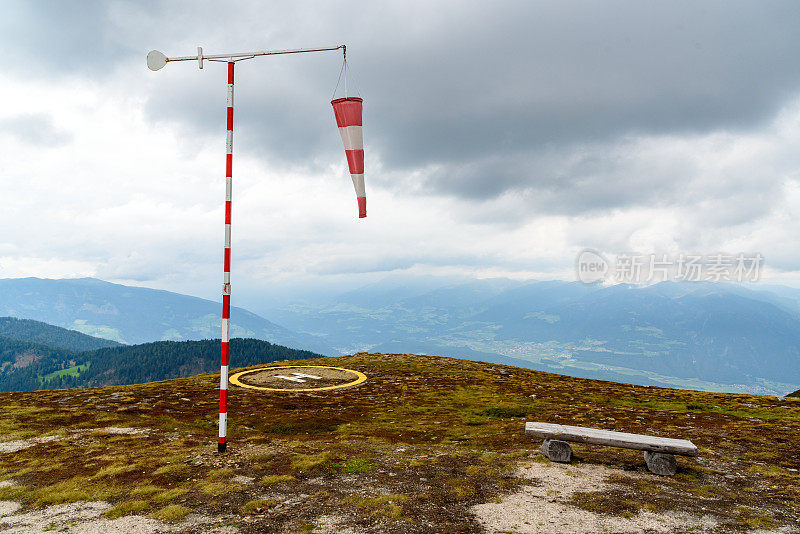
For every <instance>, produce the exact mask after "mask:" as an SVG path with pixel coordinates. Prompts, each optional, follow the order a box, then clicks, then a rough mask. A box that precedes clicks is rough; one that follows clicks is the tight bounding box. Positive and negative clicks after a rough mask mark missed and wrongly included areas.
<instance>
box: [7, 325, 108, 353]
mask: <svg viewBox="0 0 800 534" xmlns="http://www.w3.org/2000/svg"><path fill="white" fill-rule="evenodd" d="M0 337H4V338H7V339H14V340H17V341H27V342H30V343H38V344H40V345H47V346H48V347H55V348H60V349H68V350H79V351H81V350H95V349H102V348H105V347H118V346H119V345H120V344H119V343H117V342H116V341H111V340H108V339H101V338H99V337H93V336H89V335H86V334H82V333H80V332H76V331H74V330H68V329H66V328H61V327H58V326H53V325H51V324H47V323H43V322H40V321H33V320H31V319H17V318H16V317H0Z"/></svg>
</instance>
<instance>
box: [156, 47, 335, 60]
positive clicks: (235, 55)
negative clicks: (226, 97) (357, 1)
mask: <svg viewBox="0 0 800 534" xmlns="http://www.w3.org/2000/svg"><path fill="white" fill-rule="evenodd" d="M342 48H345V45H343V44H340V45H336V46H326V47H321V48H290V49H287V50H261V51H258V52H234V53H232V54H205V53H202V54H198V55H195V56H176V57H168V58H166V60H167V62H169V61H199V60H200V59H201V58H202V59H235V58H245V57H247V58H249V57H256V56H277V55H280V54H302V53H304V52H326V51H329V50H339V49H342Z"/></svg>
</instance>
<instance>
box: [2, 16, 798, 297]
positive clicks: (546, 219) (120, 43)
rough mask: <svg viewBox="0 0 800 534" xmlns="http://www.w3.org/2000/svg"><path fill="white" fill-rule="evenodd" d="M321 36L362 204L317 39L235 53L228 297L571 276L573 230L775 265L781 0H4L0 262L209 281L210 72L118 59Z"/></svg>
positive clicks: (793, 193) (791, 126)
mask: <svg viewBox="0 0 800 534" xmlns="http://www.w3.org/2000/svg"><path fill="white" fill-rule="evenodd" d="M164 4H166V5H164ZM221 6H222V7H221ZM338 43H346V44H347V45H348V59H349V62H348V63H349V65H350V67H351V69H352V72H353V74H354V76H355V80H356V82H357V83H358V88H359V89H360V91H361V94H362V96H363V98H364V102H365V103H364V138H365V149H366V182H367V198H368V207H369V217H368V218H367V219H362V220H358V219H357V218H356V215H357V208H356V201H355V195H354V192H353V188H352V184H351V181H350V178H349V175H348V173H347V166H346V162H345V158H344V154H343V153H342V146H341V140H340V138H339V135H338V132H337V131H336V125H335V121H334V118H333V113H332V110H331V107H330V99H331V95H332V93H333V89H334V86H335V85H336V79H337V76H338V74H339V69H340V67H341V54H340V53H338V52H325V53H318V54H305V55H293V56H281V57H270V58H257V59H255V60H251V61H246V62H242V63H239V64H237V72H236V82H237V85H236V111H235V141H234V146H235V153H234V173H233V174H234V180H233V181H234V220H233V292H234V295H237V291H238V292H239V293H238V294H239V295H242V297H241V299H242V300H240V303H242V302H245V303H247V302H249V301H251V300H252V299H255V298H261V296H262V295H264V294H265V292H267V294H268V291H269V290H270V289H271V288H274V287H275V285H276V284H286V285H287V286H288V287H295V286H296V285H297V284H300V285H303V284H323V285H328V286H338V285H342V286H343V287H344V286H346V285H352V284H358V283H362V282H363V283H367V282H369V281H371V280H374V279H375V278H376V277H380V276H385V275H387V274H389V273H398V272H406V273H415V274H423V275H424V274H447V275H467V276H477V277H487V276H512V277H517V278H527V277H532V278H563V279H574V272H573V271H574V261H575V257H576V255H577V253H578V252H579V251H580V250H582V249H584V248H586V247H591V248H594V249H597V250H599V251H601V252H604V253H607V254H612V255H613V254H616V253H621V252H639V253H667V254H678V253H680V252H698V253H703V254H710V253H713V252H718V251H726V252H731V253H738V252H760V253H762V254H763V255H764V257H765V262H766V266H767V270H766V271H765V275H766V276H767V277H769V278H770V279H771V280H772V281H778V282H780V281H783V282H794V281H796V280H797V279H798V278H800V277H799V276H798V275H799V274H800V244H798V243H799V241H798V239H797V234H798V222H800V204H799V202H800V54H798V50H800V3H797V2H769V1H763V0H759V1H752V2H737V3H731V2H728V1H720V2H697V1H696V0H692V1H687V2H676V1H671V2H647V1H630V2H610V1H603V2H563V1H553V2H485V1H484V2H447V3H445V2H438V3H437V2H409V1H407V0H405V1H402V2H396V3H389V2H363V3H360V4H357V3H354V2H347V3H344V2H342V3H334V2H321V1H320V2H301V1H300V2H298V1H293V2H280V3H279V2H269V3H266V2H252V3H244V2H239V3H236V2H225V3H222V2H199V1H192V2H185V3H179V2H171V3H163V2H152V3H143V2H136V3H134V2H130V3H127V2H88V1H81V2H31V1H20V2H14V1H8V0H6V1H4V2H3V6H2V10H1V11H0V50H2V52H3V53H2V55H1V56H0V142H1V143H2V144H1V145H0V146H2V150H0V177H1V178H0V179H2V184H3V189H4V191H5V195H4V198H5V200H6V202H4V209H3V210H0V228H2V233H0V277H20V276H46V277H68V276H96V277H99V278H103V279H106V280H111V281H119V282H124V283H135V284H138V285H146V286H150V287H159V288H165V289H171V290H175V291H181V292H187V293H191V294H196V295H200V296H205V297H209V298H217V294H218V292H219V287H220V285H221V272H220V271H221V259H222V237H223V228H222V219H223V217H222V201H223V200H224V170H225V168H224V141H225V67H224V64H222V63H206V66H205V68H204V69H203V70H199V69H198V68H197V64H196V63H191V62H185V63H175V64H169V65H167V67H166V68H164V69H163V70H161V71H158V72H151V71H150V70H148V69H147V68H146V65H145V56H146V54H147V52H148V51H149V50H151V49H158V50H161V51H163V52H164V53H165V54H166V55H168V56H170V55H191V54H195V53H196V47H197V46H198V45H200V46H203V48H204V50H205V51H206V53H218V52H231V51H246V50H255V49H275V48H278V49H280V48H293V47H312V46H320V45H329V44H338ZM351 91H352V86H351ZM244 294H247V297H246V298H245V297H244Z"/></svg>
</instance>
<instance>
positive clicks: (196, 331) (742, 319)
mask: <svg viewBox="0 0 800 534" xmlns="http://www.w3.org/2000/svg"><path fill="white" fill-rule="evenodd" d="M218 311H219V304H217V303H215V302H213V301H209V300H204V299H200V298H196V297H190V296H186V295H181V294H177V293H171V292H168V291H158V290H152V289H147V288H138V287H129V286H123V285H119V284H111V283H108V282H103V281H100V280H95V279H72V280H42V279H31V278H26V279H5V280H0V315H10V316H16V317H22V318H29V319H36V320H39V321H44V322H47V323H51V324H53V325H57V326H61V327H65V328H70V329H73V330H78V331H80V332H83V333H87V334H92V335H94V336H99V337H102V338H107V339H109V340H111V341H115V342H117V343H144V342H153V341H172V340H200V339H210V338H214V337H217V336H218V331H219V318H218ZM256 311H258V312H260V315H256V314H254V313H251V312H249V311H246V310H244V309H241V308H235V309H234V310H233V312H232V320H231V323H232V333H233V334H232V335H233V336H236V337H251V338H259V339H262V340H267V341H270V342H272V343H278V344H281V345H285V346H289V347H295V348H298V349H308V350H313V351H314V352H318V353H321V354H326V355H342V354H348V353H354V352H363V351H369V352H382V353H409V352H411V353H418V354H435V355H442V356H452V357H459V358H468V359H472V360H480V361H486V362H493V363H503V364H508V365H517V366H521V367H527V368H532V369H538V370H545V371H550V372H556V373H561V374H568V375H572V376H578V377H585V378H600V379H605V380H612V381H618V382H628V383H635V384H643V385H661V386H669V387H682V388H689V389H705V390H714V391H734V392H735V391H738V392H750V393H763V394H774V395H783V394H786V393H787V392H789V391H794V390H797V389H799V388H800V365H799V364H800V290H797V289H793V288H788V287H782V286H768V285H760V284H750V285H748V286H744V285H735V284H719V283H673V282H665V283H660V284H655V285H651V286H646V287H641V286H630V285H616V286H610V287H605V286H601V285H586V284H582V283H579V282H563V281H547V282H538V281H515V280H508V279H483V280H454V279H447V278H440V279H435V278H427V277H426V278H387V279H385V280H383V281H380V282H377V283H373V284H370V285H367V286H364V287H361V288H358V289H356V290H352V291H347V292H344V293H341V294H337V295H333V296H329V297H326V298H319V299H317V300H315V299H313V298H305V299H304V300H302V301H301V300H300V299H298V301H297V302H293V303H291V304H289V305H283V306H280V307H271V308H270V307H266V306H265V307H263V308H262V309H258V310H256ZM263 316H267V317H269V318H270V320H267V319H264V318H263ZM272 321H274V322H272ZM18 327H19V328H21V327H22V325H18ZM1 329H2V326H1V325H0V332H2V331H3V330H1ZM3 335H4V334H2V333H0V336H3ZM6 337H8V336H6ZM29 342H32V343H35V342H36V341H35V340H29Z"/></svg>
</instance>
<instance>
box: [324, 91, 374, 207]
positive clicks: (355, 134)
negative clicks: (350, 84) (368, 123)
mask: <svg viewBox="0 0 800 534" xmlns="http://www.w3.org/2000/svg"><path fill="white" fill-rule="evenodd" d="M363 102H364V101H363V100H362V99H361V98H356V97H352V96H351V97H349V98H337V99H336V100H331V104H332V105H333V113H334V115H336V125H337V126H338V127H339V133H340V134H341V135H342V143H344V152H345V154H346V155H347V165H348V166H349V167H350V176H351V177H352V178H353V186H354V187H355V189H356V198H357V199H358V217H359V218H363V217H366V216H367V193H366V190H365V189H364V137H363V135H362V133H361V109H362V104H363Z"/></svg>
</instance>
